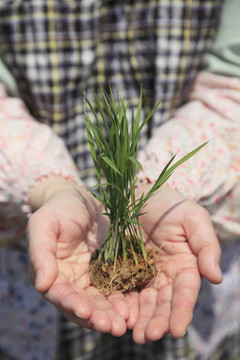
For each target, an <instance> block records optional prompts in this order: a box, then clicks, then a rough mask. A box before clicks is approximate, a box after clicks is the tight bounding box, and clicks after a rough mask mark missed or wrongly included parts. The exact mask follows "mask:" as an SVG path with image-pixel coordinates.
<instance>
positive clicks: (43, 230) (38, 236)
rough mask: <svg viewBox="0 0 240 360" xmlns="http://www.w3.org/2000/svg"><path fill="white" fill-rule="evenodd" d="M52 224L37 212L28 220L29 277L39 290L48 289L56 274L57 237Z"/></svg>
mask: <svg viewBox="0 0 240 360" xmlns="http://www.w3.org/2000/svg"><path fill="white" fill-rule="evenodd" d="M43 224H44V225H43ZM51 225H52V226H51ZM53 225H54V224H52V223H48V222H47V220H46V217H44V218H43V217H42V216H41V214H38V212H36V213H34V214H33V215H32V216H31V217H30V219H29V221H28V226H27V236H28V244H29V261H30V263H29V278H30V281H31V283H32V284H33V285H34V286H35V288H36V290H37V291H39V292H46V291H48V290H49V288H50V287H51V286H52V284H53V282H54V281H55V280H56V278H57V274H58V267H57V262H56V241H57V238H56V231H54V230H55V229H54V226H53Z"/></svg>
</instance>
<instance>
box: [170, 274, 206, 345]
mask: <svg viewBox="0 0 240 360" xmlns="http://www.w3.org/2000/svg"><path fill="white" fill-rule="evenodd" d="M200 285H201V278H200V275H199V273H198V271H197V269H195V268H193V269H192V270H191V269H187V270H185V271H182V272H181V273H180V274H179V275H178V277H177V279H176V280H175V281H174V283H173V295H172V309H171V315H170V333H171V334H172V336H173V337H175V338H180V337H182V336H184V335H185V333H186V330H187V328H188V326H189V324H190V323H191V321H192V317H193V310H194V306H195V304H196V301H197V297H198V292H199V289H200Z"/></svg>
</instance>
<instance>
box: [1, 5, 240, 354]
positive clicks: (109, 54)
mask: <svg viewBox="0 0 240 360" xmlns="http://www.w3.org/2000/svg"><path fill="white" fill-rule="evenodd" d="M221 4H222V1H221V0H208V1H205V0H121V1H117V0H11V1H10V0H0V51H1V53H2V56H3V59H4V60H5V62H6V64H7V66H8V67H9V69H10V71H11V72H12V74H13V75H14V77H15V79H16V80H17V83H18V87H19V91H20V94H21V96H22V98H23V100H24V101H25V103H26V104H27V106H28V107H29V109H30V111H31V112H32V114H33V115H34V116H35V118H36V119H37V120H38V121H41V122H44V123H47V124H50V125H51V126H52V127H53V128H54V130H55V132H56V133H57V134H59V135H60V136H61V137H62V138H63V139H64V140H65V143H66V144H67V146H68V148H69V150H70V152H71V154H72V156H73V158H74V160H75V162H76V164H77V166H78V169H79V174H80V176H81V178H82V179H83V180H84V181H85V183H86V184H87V185H92V183H93V181H94V178H95V176H94V168H93V165H92V160H91V156H90V154H89V149H88V145H87V137H86V129H85V123H84V116H83V110H84V101H83V95H82V91H83V90H85V92H86V94H87V96H89V97H91V92H90V90H91V88H93V89H95V90H96V91H98V88H97V85H98V83H101V84H103V85H107V84H111V86H112V89H113V91H114V92H116V90H118V91H119V93H120V95H122V96H124V97H125V98H126V100H127V101H128V102H129V109H131V108H134V107H136V104H137V101H138V96H139V87H140V84H141V85H142V87H143V104H144V105H143V115H144V114H146V113H147V112H148V111H149V109H150V108H151V107H153V105H154V103H155V102H156V101H157V100H159V99H160V98H163V102H162V105H161V107H160V108H159V110H158V111H157V112H156V114H155V115H154V117H153V118H152V120H151V123H150V124H149V127H148V128H146V130H145V132H144V133H143V138H142V140H141V141H142V144H144V143H145V142H146V141H147V139H148V138H149V136H151V133H152V132H153V131H154V128H156V127H157V126H159V125H161V124H162V123H163V122H165V121H167V120H168V119H169V118H170V117H171V116H172V114H173V113H174V111H175V109H176V108H177V107H178V106H179V105H181V104H182V103H183V102H184V100H185V98H186V96H187V94H188V91H189V90H190V88H191V85H192V83H193V80H194V79H195V76H196V74H197V72H198V71H199V69H200V67H201V64H202V58H203V54H204V53H205V52H206V50H207V49H208V48H209V46H210V44H211V41H212V39H213V37H214V34H215V32H216V29H217V24H218V18H219V13H220V9H221ZM59 339H60V345H59V353H58V359H59V360H72V359H75V360H77V359H82V360H87V359H93V358H95V359H101V360H111V359H115V360H118V359H119V360H120V359H124V360H128V359H131V360H134V359H138V360H145V359H146V360H147V359H151V360H157V359H158V360H160V359H161V360H163V359H164V360H172V359H175V360H177V359H178V360H186V359H188V360H192V359H193V360H196V359H197V360H200V359H199V357H198V356H197V354H194V353H193V352H192V350H191V348H190V346H189V344H188V341H187V336H185V337H184V338H183V339H180V340H178V341H177V340H174V339H172V338H171V337H166V338H164V339H162V340H160V341H157V342H156V343H149V344H146V345H144V346H138V345H136V344H134V343H133V341H132V339H131V334H130V333H127V334H126V335H125V336H124V337H122V338H120V339H116V338H112V337H111V336H110V335H108V334H100V333H97V332H93V331H89V330H86V329H82V328H79V327H77V326H75V325H74V324H70V323H68V322H66V321H65V320H62V330H61V334H60V336H59ZM230 340H231V339H230ZM230 340H229V342H226V343H224V344H223V349H224V348H225V347H226V346H227V344H230V345H229V348H232V345H231V344H232V342H231V341H230ZM224 351H225V350H224ZM224 351H222V350H221V349H217V350H216V356H215V357H214V359H217V360H220V359H221V360H226V359H230V357H226V352H224ZM236 356H238V355H236ZM212 359H213V358H212ZM231 359H237V357H235V355H234V354H233V356H232V357H231Z"/></svg>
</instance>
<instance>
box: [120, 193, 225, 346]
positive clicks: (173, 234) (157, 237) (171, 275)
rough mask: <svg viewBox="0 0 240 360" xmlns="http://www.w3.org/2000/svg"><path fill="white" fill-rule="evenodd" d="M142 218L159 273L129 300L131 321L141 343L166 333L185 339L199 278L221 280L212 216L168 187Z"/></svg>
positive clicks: (131, 295)
mask: <svg viewBox="0 0 240 360" xmlns="http://www.w3.org/2000/svg"><path fill="white" fill-rule="evenodd" d="M144 212H145V215H142V217H141V223H142V225H143V234H144V238H145V242H146V246H150V247H151V248H152V249H153V250H156V251H157V257H156V258H157V262H156V266H157V268H158V274H157V276H156V278H155V280H154V281H153V282H152V283H151V284H150V285H149V286H148V287H147V288H145V289H143V290H141V291H139V292H136V291H134V292H132V293H130V294H128V295H127V299H128V301H129V306H130V309H131V306H132V309H135V312H134V315H132V317H131V318H130V320H128V327H129V328H132V329H133V339H134V341H135V342H136V343H138V344H144V343H146V342H147V341H156V340H158V339H160V338H161V337H162V336H164V335H165V334H168V333H171V334H172V335H173V336H174V337H176V338H179V337H182V336H183V335H184V334H185V332H186V330H187V327H188V326H189V324H190V322H191V320H192V316H193V309H194V306H195V303H196V300H197V296H198V292H199V289H200V283H201V276H204V277H205V278H206V279H208V280H209V281H210V282H212V283H216V284H217V283H220V282H221V281H222V273H221V270H220V267H219V263H220V257H221V249H220V246H219V243H218V240H217V238H216V235H215V232H214V229H213V226H212V223H211V220H210V216H209V214H208V212H207V211H206V210H205V209H203V208H202V207H201V206H199V205H197V204H196V203H195V202H192V201H189V200H186V199H185V198H184V197H183V196H182V195H180V194H179V193H178V192H176V191H174V190H171V189H169V188H165V189H162V190H161V191H159V192H158V193H156V194H155V195H154V196H153V197H152V198H151V199H150V200H149V201H148V205H147V206H146V208H145V209H144Z"/></svg>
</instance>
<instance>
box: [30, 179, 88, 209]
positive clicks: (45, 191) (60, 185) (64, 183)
mask: <svg viewBox="0 0 240 360" xmlns="http://www.w3.org/2000/svg"><path fill="white" fill-rule="evenodd" d="M80 188H81V192H82V191H87V190H86V188H85V186H84V185H83V184H82V183H80V182H79V183H77V182H75V181H73V180H71V179H69V180H68V179H65V178H64V177H62V176H59V175H50V176H48V177H45V178H44V179H41V180H40V181H38V182H37V183H36V184H35V185H34V186H33V187H32V189H31V190H30V193H29V205H30V207H31V209H32V211H36V210H37V209H39V208H40V207H41V206H43V205H44V204H45V203H46V202H48V201H49V200H50V199H51V198H52V197H53V196H54V195H56V194H57V193H59V192H69V193H72V194H76V193H77V192H79V189H80Z"/></svg>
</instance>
